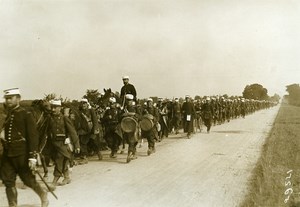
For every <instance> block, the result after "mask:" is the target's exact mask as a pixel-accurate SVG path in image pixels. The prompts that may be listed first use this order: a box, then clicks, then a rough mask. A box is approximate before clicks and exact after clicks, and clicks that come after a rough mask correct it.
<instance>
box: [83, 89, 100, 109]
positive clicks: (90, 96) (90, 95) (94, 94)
mask: <svg viewBox="0 0 300 207" xmlns="http://www.w3.org/2000/svg"><path fill="white" fill-rule="evenodd" d="M83 98H86V99H87V100H88V101H89V102H90V103H91V104H92V105H95V104H97V103H98V100H99V98H100V92H99V91H98V90H97V89H88V90H86V93H85V95H84V96H83Z"/></svg>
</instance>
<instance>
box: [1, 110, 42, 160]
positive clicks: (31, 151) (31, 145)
mask: <svg viewBox="0 0 300 207" xmlns="http://www.w3.org/2000/svg"><path fill="white" fill-rule="evenodd" d="M3 128H4V130H5V136H4V140H2V142H3V146H4V150H3V155H6V156H8V157H16V156H20V155H28V156H32V157H33V156H34V155H35V153H36V152H37V151H38V145H39V138H38V131H37V125H36V123H35V121H34V118H33V115H32V113H31V112H30V111H27V110H25V109H24V108H23V107H20V106H18V107H16V108H15V109H13V110H12V111H10V112H9V113H8V114H7V117H6V120H5V122H4V125H3Z"/></svg>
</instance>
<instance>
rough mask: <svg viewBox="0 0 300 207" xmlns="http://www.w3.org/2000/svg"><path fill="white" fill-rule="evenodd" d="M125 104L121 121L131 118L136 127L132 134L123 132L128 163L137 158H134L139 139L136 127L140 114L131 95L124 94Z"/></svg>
mask: <svg viewBox="0 0 300 207" xmlns="http://www.w3.org/2000/svg"><path fill="white" fill-rule="evenodd" d="M125 98H126V103H125V107H124V109H123V111H122V119H123V118H125V117H131V118H133V119H134V120H135V123H136V127H135V130H134V131H132V132H123V139H124V140H125V142H127V143H128V155H127V160H126V161H127V163H129V162H130V161H131V160H134V159H136V158H137V156H136V146H137V144H138V138H139V127H138V121H139V119H140V113H139V111H138V109H137V107H136V105H135V102H134V101H133V98H134V97H133V95H132V94H126V97H125Z"/></svg>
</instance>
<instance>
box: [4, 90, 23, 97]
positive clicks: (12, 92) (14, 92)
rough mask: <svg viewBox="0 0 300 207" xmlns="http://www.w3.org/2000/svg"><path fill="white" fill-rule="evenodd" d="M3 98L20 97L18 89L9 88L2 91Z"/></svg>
mask: <svg viewBox="0 0 300 207" xmlns="http://www.w3.org/2000/svg"><path fill="white" fill-rule="evenodd" d="M3 92H4V97H6V96H14V95H21V93H20V89H19V88H10V89H6V90H4V91H3Z"/></svg>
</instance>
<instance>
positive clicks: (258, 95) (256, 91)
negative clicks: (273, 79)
mask: <svg viewBox="0 0 300 207" xmlns="http://www.w3.org/2000/svg"><path fill="white" fill-rule="evenodd" d="M243 97H244V98H247V99H255V100H267V99H268V98H269V96H268V90H267V89H266V88H264V87H263V86H262V85H260V84H258V83H254V84H252V85H247V86H246V87H245V89H244V91H243Z"/></svg>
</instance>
